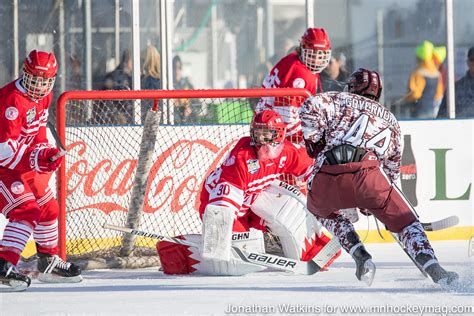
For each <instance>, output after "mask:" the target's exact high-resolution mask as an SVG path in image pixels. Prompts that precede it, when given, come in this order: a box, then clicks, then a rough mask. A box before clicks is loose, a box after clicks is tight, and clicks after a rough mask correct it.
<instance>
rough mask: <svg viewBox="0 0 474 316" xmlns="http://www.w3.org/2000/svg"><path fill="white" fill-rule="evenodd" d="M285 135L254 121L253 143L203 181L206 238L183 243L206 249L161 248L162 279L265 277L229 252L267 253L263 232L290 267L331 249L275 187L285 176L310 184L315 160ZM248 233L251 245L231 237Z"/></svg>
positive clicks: (308, 217) (269, 120) (278, 127)
mask: <svg viewBox="0 0 474 316" xmlns="http://www.w3.org/2000/svg"><path fill="white" fill-rule="evenodd" d="M285 130H286V124H285V123H284V122H283V120H282V118H281V116H280V115H279V114H278V113H277V112H275V111H271V110H264V111H262V112H260V113H258V114H256V115H255V116H254V119H253V121H252V123H251V127H250V137H248V136H247V137H243V138H241V139H240V140H239V141H238V142H237V144H236V145H235V147H234V148H233V149H232V150H231V152H230V153H229V155H228V156H227V158H226V159H225V160H224V162H223V163H222V165H221V166H220V167H218V168H217V169H216V170H214V172H212V173H211V174H210V175H209V176H208V177H207V178H206V180H205V183H204V185H203V188H202V191H201V206H200V209H199V212H200V215H201V216H202V221H203V229H202V230H203V234H202V236H201V235H187V236H184V238H185V239H186V240H188V241H191V242H194V243H196V244H199V245H200V246H201V247H199V249H197V248H198V247H186V246H181V245H177V244H173V243H168V242H160V243H158V246H157V247H158V254H159V255H160V260H161V263H162V266H163V269H164V272H165V273H168V274H186V273H191V272H194V271H198V272H200V273H203V274H211V275H242V274H246V273H250V272H256V271H260V270H262V269H264V268H263V267H261V266H259V265H255V264H252V263H246V262H243V261H241V259H240V258H238V257H234V255H233V254H232V253H231V246H236V247H241V248H244V249H246V250H247V251H257V252H264V251H265V250H264V246H263V234H262V231H266V229H267V228H268V229H269V230H271V231H272V233H273V234H274V235H276V236H278V237H279V239H280V241H281V244H282V248H283V253H284V254H285V256H287V257H289V258H292V259H300V260H303V261H308V260H311V259H312V258H313V257H314V256H315V255H316V254H317V252H318V251H319V250H320V249H321V248H322V247H323V246H324V245H325V244H326V243H327V242H328V241H329V238H328V237H327V236H325V235H324V234H323V233H322V231H321V226H320V224H319V222H318V221H317V220H316V219H315V217H314V216H313V215H312V214H310V213H309V212H308V211H307V209H306V208H305V206H304V205H303V204H302V203H301V202H299V201H297V200H296V199H295V198H294V197H292V196H291V195H290V194H289V193H288V191H287V190H288V189H287V186H285V185H283V186H280V185H279V183H280V181H279V180H277V179H278V177H279V176H280V175H281V174H282V173H291V174H293V175H294V176H296V177H298V178H301V179H304V180H305V179H306V178H307V177H308V176H309V175H310V174H311V171H312V164H313V160H312V159H310V158H309V157H308V156H307V155H306V154H304V150H305V149H304V147H302V146H299V145H296V144H293V143H290V142H288V141H286V140H285ZM252 228H253V229H256V230H251V229H252ZM247 231H250V239H248V240H244V241H233V240H232V233H235V232H247ZM338 255H339V253H338V254H337V255H336V256H335V257H334V258H333V259H332V260H331V262H332V261H333V260H334V259H335V258H336V257H337V256H338ZM331 262H330V263H331Z"/></svg>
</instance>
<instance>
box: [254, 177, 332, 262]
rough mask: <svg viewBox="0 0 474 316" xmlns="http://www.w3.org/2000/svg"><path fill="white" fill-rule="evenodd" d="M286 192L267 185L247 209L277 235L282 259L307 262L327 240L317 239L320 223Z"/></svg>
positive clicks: (284, 189) (283, 189) (281, 188)
mask: <svg viewBox="0 0 474 316" xmlns="http://www.w3.org/2000/svg"><path fill="white" fill-rule="evenodd" d="M286 190H287V189H286V188H284V187H281V186H270V187H269V188H268V189H266V190H265V191H263V192H261V193H260V195H259V196H258V198H257V199H256V200H255V201H254V203H253V204H252V206H251V208H252V211H253V212H254V213H255V214H257V215H258V216H260V217H261V218H262V219H264V220H265V223H266V225H267V226H268V227H269V228H270V230H271V231H272V233H273V234H275V235H277V236H278V238H279V239H280V241H281V244H282V248H283V253H284V254H285V256H287V257H289V258H292V259H300V260H305V261H308V260H311V259H312V258H313V257H314V256H315V255H316V253H317V252H318V251H319V250H320V249H321V248H322V247H323V246H324V245H325V244H326V243H327V241H325V240H322V239H321V238H320V236H321V234H322V233H321V224H320V223H319V222H318V221H317V220H316V218H315V217H314V215H313V214H311V213H310V212H309V211H308V210H307V209H306V207H305V206H304V205H303V204H302V203H301V202H299V201H298V200H296V199H295V198H294V197H292V196H291V195H290V194H289V193H288V192H286ZM302 199H304V197H302ZM303 202H304V201H303Z"/></svg>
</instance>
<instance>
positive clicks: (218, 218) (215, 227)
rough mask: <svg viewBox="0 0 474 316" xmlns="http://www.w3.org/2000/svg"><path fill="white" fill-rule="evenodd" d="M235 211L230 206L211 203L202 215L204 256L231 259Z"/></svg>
mask: <svg viewBox="0 0 474 316" xmlns="http://www.w3.org/2000/svg"><path fill="white" fill-rule="evenodd" d="M233 222H234V212H233V210H232V209H230V208H229V207H224V206H216V205H212V204H209V205H207V206H206V209H205V210H204V215H203V217H202V240H203V243H202V245H203V247H202V257H203V258H207V259H219V260H224V261H229V260H230V256H231V255H230V248H231V237H232V225H233Z"/></svg>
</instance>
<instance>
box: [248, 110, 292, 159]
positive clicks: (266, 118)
mask: <svg viewBox="0 0 474 316" xmlns="http://www.w3.org/2000/svg"><path fill="white" fill-rule="evenodd" d="M285 132H286V124H285V123H284V122H283V119H282V118H281V116H280V114H278V113H277V112H275V111H272V110H265V111H262V112H259V113H257V114H255V116H254V117H253V120H252V123H251V124H250V137H251V138H252V143H253V145H254V146H255V147H256V148H257V155H258V158H259V159H263V160H265V159H274V158H277V157H278V156H279V155H280V153H281V151H282V150H283V141H284V139H285Z"/></svg>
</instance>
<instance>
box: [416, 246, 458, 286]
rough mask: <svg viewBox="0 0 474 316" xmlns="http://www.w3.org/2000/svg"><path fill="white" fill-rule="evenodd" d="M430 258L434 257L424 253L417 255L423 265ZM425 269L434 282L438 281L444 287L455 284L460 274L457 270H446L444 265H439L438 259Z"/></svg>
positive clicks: (417, 259)
mask: <svg viewBox="0 0 474 316" xmlns="http://www.w3.org/2000/svg"><path fill="white" fill-rule="evenodd" d="M430 260H433V258H431V257H430V256H428V255H426V254H423V253H421V254H419V255H418V256H416V261H417V262H418V263H419V264H420V265H421V266H422V267H423V266H425V264H426V263H427V262H428V261H430ZM425 271H426V273H428V275H429V276H430V277H431V279H432V280H433V282H435V283H438V284H439V285H441V287H443V288H449V287H452V286H454V285H455V283H457V281H458V279H459V275H458V274H457V273H456V272H453V271H446V270H444V269H443V267H441V266H440V265H439V263H438V261H435V262H434V263H432V264H430V265H429V266H428V267H426V268H425Z"/></svg>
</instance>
